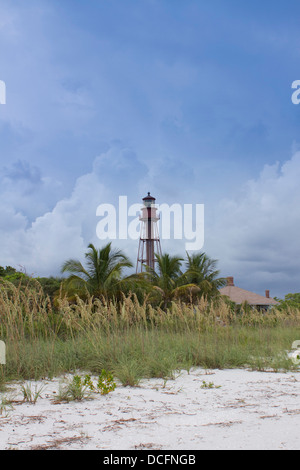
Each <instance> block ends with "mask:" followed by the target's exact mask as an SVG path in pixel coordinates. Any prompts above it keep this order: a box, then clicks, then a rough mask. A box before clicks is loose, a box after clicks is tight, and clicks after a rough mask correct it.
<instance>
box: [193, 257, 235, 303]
mask: <svg viewBox="0 0 300 470" xmlns="http://www.w3.org/2000/svg"><path fill="white" fill-rule="evenodd" d="M219 276H220V271H219V270H218V269H217V260H215V259H212V258H210V257H209V256H208V255H207V254H206V253H204V252H201V253H193V254H191V255H189V254H188V253H187V261H186V271H185V278H186V283H187V284H194V285H196V286H198V287H199V289H200V290H199V291H198V294H197V295H204V296H206V297H207V298H211V297H214V296H216V295H218V294H219V289H220V288H221V287H223V286H224V285H226V282H227V281H226V279H225V278H222V277H219Z"/></svg>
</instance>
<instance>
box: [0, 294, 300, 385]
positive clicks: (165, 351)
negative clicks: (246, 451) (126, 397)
mask: <svg viewBox="0 0 300 470" xmlns="http://www.w3.org/2000/svg"><path fill="white" fill-rule="evenodd" d="M0 339H2V340H3V341H5V343H6V361H7V363H6V365H0V388H1V385H3V384H4V383H6V382H8V381H11V380H13V379H18V380H32V379H34V380H37V379H41V378H46V377H49V378H52V377H55V376H59V375H61V374H64V373H74V372H76V371H78V370H82V371H85V372H91V373H95V374H100V373H101V371H102V370H103V369H105V370H106V371H111V372H112V373H113V375H114V377H116V378H117V379H119V380H120V381H121V382H122V384H123V385H129V386H136V385H138V384H139V382H140V380H141V379H142V378H149V377H157V378H163V379H168V378H172V377H173V376H174V372H175V371H177V370H181V369H186V370H188V371H189V370H190V369H191V368H192V367H202V368H207V369H224V368H242V367H248V368H250V369H253V370H273V371H278V370H293V369H295V368H296V365H295V364H293V362H292V361H291V360H289V359H288V358H287V355H286V353H285V352H286V351H288V350H290V349H291V345H292V343H293V341H295V340H298V339H300V312H299V311H298V310H294V311H287V312H279V311H275V310H274V311H272V312H269V313H267V314H262V313H260V312H256V311H251V312H244V314H242V315H236V314H234V313H233V312H232V311H231V310H230V307H229V306H228V305H227V304H225V303H224V302H220V303H219V304H216V305H209V304H208V303H207V302H205V301H203V300H202V301H201V302H200V303H199V304H197V305H196V306H195V305H194V306H188V305H183V304H173V305H172V306H171V307H170V309H168V310H167V311H166V312H165V311H162V310H161V309H159V308H153V307H151V306H150V305H147V304H146V303H145V304H143V305H140V304H139V303H138V302H137V299H136V298H135V297H134V296H131V297H128V298H125V297H124V299H123V301H121V302H119V303H117V302H108V303H105V302H100V301H99V300H94V299H92V298H91V299H89V300H88V301H87V302H83V301H81V300H80V299H77V302H76V304H71V303H69V302H68V301H67V300H66V299H61V300H60V302H59V303H58V305H57V306H56V308H55V309H53V307H52V306H51V305H50V304H49V302H47V299H45V298H44V297H43V295H42V293H41V292H40V291H38V292H36V291H33V290H30V291H28V292H24V291H21V290H20V289H17V288H15V287H14V286H8V287H7V288H6V289H4V288H3V286H2V287H1V289H0Z"/></svg>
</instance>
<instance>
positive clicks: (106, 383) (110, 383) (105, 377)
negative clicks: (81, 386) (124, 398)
mask: <svg viewBox="0 0 300 470" xmlns="http://www.w3.org/2000/svg"><path fill="white" fill-rule="evenodd" d="M115 388H116V384H115V382H114V378H113V376H112V374H111V372H107V371H106V370H105V369H102V372H101V374H100V375H99V379H98V383H97V389H98V390H99V392H100V393H101V395H107V394H108V393H109V392H113V391H114V389H115Z"/></svg>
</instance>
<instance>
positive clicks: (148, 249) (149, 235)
mask: <svg viewBox="0 0 300 470" xmlns="http://www.w3.org/2000/svg"><path fill="white" fill-rule="evenodd" d="M143 201H144V206H143V207H142V208H141V211H142V215H141V216H140V222H141V231H140V239H139V248H138V256H137V265H136V272H137V273H138V272H142V271H143V267H144V266H145V265H146V266H148V267H149V268H152V269H154V268H155V262H156V258H155V254H158V255H160V256H161V246H160V239H159V231H158V221H159V215H158V214H157V207H156V206H155V198H154V197H153V196H151V195H150V193H149V192H148V195H147V196H146V197H144V198H143Z"/></svg>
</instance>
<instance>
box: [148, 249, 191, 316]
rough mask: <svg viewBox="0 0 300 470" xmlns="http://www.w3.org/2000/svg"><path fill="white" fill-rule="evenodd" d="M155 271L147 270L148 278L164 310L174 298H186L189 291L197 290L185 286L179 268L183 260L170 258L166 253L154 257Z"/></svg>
mask: <svg viewBox="0 0 300 470" xmlns="http://www.w3.org/2000/svg"><path fill="white" fill-rule="evenodd" d="M155 257H156V262H157V263H156V264H157V267H156V270H154V269H148V278H149V281H150V282H151V284H152V286H153V290H154V292H155V293H156V297H157V296H158V297H159V298H160V299H161V301H162V304H163V307H164V308H166V307H167V306H168V305H169V303H170V302H171V301H172V300H174V299H175V298H180V297H182V296H185V297H186V296H187V294H188V293H189V292H190V291H191V289H195V288H196V289H198V288H197V286H195V285H194V284H187V283H186V279H185V276H184V274H183V273H182V270H181V266H182V261H183V258H180V257H179V256H170V255H169V254H168V253H165V254H163V255H161V256H160V255H157V254H156V255H155Z"/></svg>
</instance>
